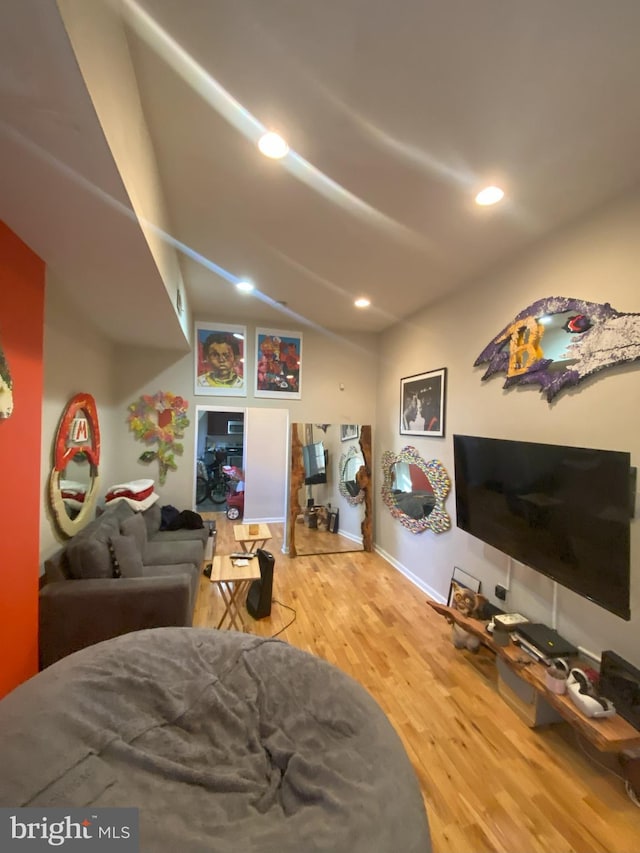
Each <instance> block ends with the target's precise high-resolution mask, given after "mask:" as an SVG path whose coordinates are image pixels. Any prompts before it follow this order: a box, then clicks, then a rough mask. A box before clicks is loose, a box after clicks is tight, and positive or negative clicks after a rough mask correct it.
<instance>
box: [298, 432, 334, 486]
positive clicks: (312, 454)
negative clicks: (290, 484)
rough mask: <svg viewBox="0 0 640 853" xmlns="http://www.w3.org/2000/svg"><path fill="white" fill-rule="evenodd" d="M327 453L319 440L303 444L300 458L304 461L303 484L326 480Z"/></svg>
mask: <svg viewBox="0 0 640 853" xmlns="http://www.w3.org/2000/svg"><path fill="white" fill-rule="evenodd" d="M328 455H329V454H328V453H327V451H326V450H325V449H324V445H323V443H322V442H321V441H316V442H314V443H313V444H305V445H304V447H303V448H302V460H303V463H304V483H305V486H313V485H316V484H317V483H326V482H327V463H328Z"/></svg>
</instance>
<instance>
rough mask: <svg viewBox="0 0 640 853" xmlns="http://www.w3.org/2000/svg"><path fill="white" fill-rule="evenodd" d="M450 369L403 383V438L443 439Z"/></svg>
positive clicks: (416, 377)
mask: <svg viewBox="0 0 640 853" xmlns="http://www.w3.org/2000/svg"><path fill="white" fill-rule="evenodd" d="M446 384H447V368H446V367H441V368H440V369H439V370H431V371H430V372H429V373H416V374H415V375H414V376H406V377H405V378H404V379H401V380H400V435H430V436H432V437H435V438H442V437H443V436H444V406H445V395H446Z"/></svg>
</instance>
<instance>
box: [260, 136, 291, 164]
mask: <svg viewBox="0 0 640 853" xmlns="http://www.w3.org/2000/svg"><path fill="white" fill-rule="evenodd" d="M258 148H259V149H260V151H262V153H263V154H264V156H265V157H270V158H271V159H272V160H281V159H282V158H283V157H284V156H285V154H286V153H287V151H288V150H289V146H288V145H287V143H286V142H285V141H284V139H283V138H282V137H281V136H280V135H279V134H278V133H273V131H269V133H265V134H263V135H262V136H261V137H260V139H259V140H258Z"/></svg>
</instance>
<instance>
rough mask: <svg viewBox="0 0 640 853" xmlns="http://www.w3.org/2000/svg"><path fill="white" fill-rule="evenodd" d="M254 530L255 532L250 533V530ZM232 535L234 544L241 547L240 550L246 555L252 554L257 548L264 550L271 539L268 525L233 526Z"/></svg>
mask: <svg viewBox="0 0 640 853" xmlns="http://www.w3.org/2000/svg"><path fill="white" fill-rule="evenodd" d="M253 527H255V528H256V532H254V533H252V532H251V531H250V528H253ZM233 535H234V536H235V538H236V542H239V543H240V545H241V546H242V550H243V551H244V552H245V553H247V554H250V553H253V552H254V551H257V550H258V548H264V546H265V545H266V544H267V542H268V541H269V539H271V531H270V530H269V525H268V524H255V525H253V524H234V526H233Z"/></svg>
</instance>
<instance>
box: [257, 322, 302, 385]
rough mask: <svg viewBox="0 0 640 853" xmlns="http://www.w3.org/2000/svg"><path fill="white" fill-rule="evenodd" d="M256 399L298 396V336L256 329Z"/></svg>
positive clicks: (299, 363)
mask: <svg viewBox="0 0 640 853" xmlns="http://www.w3.org/2000/svg"><path fill="white" fill-rule="evenodd" d="M255 395H256V397H279V398H287V399H289V400H299V399H300V398H301V396H302V334H301V333H300V332H283V331H280V330H276V329H256V375H255Z"/></svg>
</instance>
